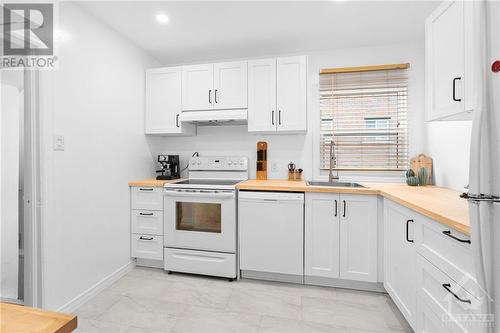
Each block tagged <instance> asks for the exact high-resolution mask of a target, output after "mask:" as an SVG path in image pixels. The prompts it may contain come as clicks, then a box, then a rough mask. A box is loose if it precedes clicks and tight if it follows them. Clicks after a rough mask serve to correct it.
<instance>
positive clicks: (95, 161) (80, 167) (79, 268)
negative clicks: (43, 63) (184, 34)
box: [42, 2, 156, 309]
mask: <svg viewBox="0 0 500 333" xmlns="http://www.w3.org/2000/svg"><path fill="white" fill-rule="evenodd" d="M59 10H60V25H61V26H60V29H61V31H62V32H63V36H64V39H63V40H62V42H61V45H60V52H59V59H60V62H59V69H56V70H55V71H53V72H50V73H44V74H46V75H47V77H45V79H44V81H43V82H44V86H43V87H42V90H43V91H48V92H47V95H50V96H45V97H46V98H47V102H46V103H47V106H46V109H44V112H45V113H46V114H45V115H46V117H47V120H46V123H45V126H44V130H45V133H46V137H45V140H46V142H45V145H46V147H45V148H46V149H47V151H46V154H47V155H46V160H45V162H46V163H45V167H46V168H47V174H46V178H45V179H44V182H45V184H46V186H47V188H46V193H47V200H46V202H45V203H44V204H45V205H46V207H45V220H44V225H43V232H42V237H43V238H42V246H43V250H42V256H43V257H42V262H43V289H44V294H43V305H44V307H45V308H48V309H58V308H61V307H62V306H65V305H66V306H67V305H68V304H69V303H68V302H71V301H73V300H74V299H75V298H76V297H77V296H79V295H80V294H81V293H83V292H85V291H86V290H87V289H88V288H91V287H92V286H94V285H95V284H96V283H98V282H100V281H101V280H102V279H104V278H106V277H108V276H109V275H110V274H112V273H113V272H115V271H117V270H119V269H120V268H122V267H124V266H126V265H127V264H128V263H129V262H130V226H129V188H128V185H127V182H128V181H130V180H132V179H141V178H145V177H149V176H151V174H152V172H153V170H152V167H153V163H152V159H151V154H150V152H149V150H148V146H147V144H146V140H145V137H144V134H143V133H144V126H143V114H144V109H143V105H144V68H147V67H151V66H154V65H156V62H155V61H154V60H153V59H151V58H150V57H149V56H147V55H145V54H144V53H143V52H142V51H140V50H139V49H138V48H136V47H134V46H133V45H132V44H130V43H129V42H128V41H127V40H125V39H123V38H122V37H120V36H119V35H118V34H116V33H115V32H114V31H112V30H110V29H109V28H107V27H106V26H105V25H103V24H102V23H100V22H99V21H97V20H95V19H94V18H93V17H91V16H89V15H88V14H87V13H86V12H84V11H83V10H82V9H80V8H79V7H78V6H77V5H75V4H71V3H68V2H61V3H60V7H59ZM50 82H52V84H51V83H50ZM50 91H52V92H51V93H50ZM53 134H61V135H64V137H65V145H66V149H65V151H52V150H51V146H52V135H53Z"/></svg>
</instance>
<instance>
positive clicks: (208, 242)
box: [163, 189, 236, 253]
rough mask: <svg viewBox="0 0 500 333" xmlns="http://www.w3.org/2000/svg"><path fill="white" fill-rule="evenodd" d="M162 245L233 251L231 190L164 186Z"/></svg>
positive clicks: (233, 229)
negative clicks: (169, 187) (170, 187)
mask: <svg viewBox="0 0 500 333" xmlns="http://www.w3.org/2000/svg"><path fill="white" fill-rule="evenodd" d="M164 200H165V201H164V203H165V205H164V211H165V213H164V229H163V230H164V234H165V235H164V245H165V247H174V248H182V249H194V250H207V251H219V252H228V253H235V252H236V194H235V191H234V190H208V189H207V190H201V189H197V190H194V189H165V196H164Z"/></svg>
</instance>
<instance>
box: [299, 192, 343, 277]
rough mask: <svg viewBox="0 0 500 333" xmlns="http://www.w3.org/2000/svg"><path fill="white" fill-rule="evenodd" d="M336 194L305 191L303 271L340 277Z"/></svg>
mask: <svg viewBox="0 0 500 333" xmlns="http://www.w3.org/2000/svg"><path fill="white" fill-rule="evenodd" d="M339 201H340V197H339V195H338V194H322V193H306V221H305V252H306V253H305V275H306V276H313V277H326V278H338V277H339V214H340V202H339Z"/></svg>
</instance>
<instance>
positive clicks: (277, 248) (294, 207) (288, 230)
mask: <svg viewBox="0 0 500 333" xmlns="http://www.w3.org/2000/svg"><path fill="white" fill-rule="evenodd" d="M238 230H239V249H240V251H239V255H240V269H241V275H242V277H247V278H258V279H266V280H277V281H286V282H297V283H302V282H303V275H304V193H284V192H251V191H249V192H247V191H243V192H242V191H240V192H239V195H238Z"/></svg>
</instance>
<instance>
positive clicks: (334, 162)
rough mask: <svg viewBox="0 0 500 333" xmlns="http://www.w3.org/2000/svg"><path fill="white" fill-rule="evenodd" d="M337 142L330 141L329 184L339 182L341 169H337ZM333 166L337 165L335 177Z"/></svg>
mask: <svg viewBox="0 0 500 333" xmlns="http://www.w3.org/2000/svg"><path fill="white" fill-rule="evenodd" d="M334 149H335V141H333V140H332V141H330V172H329V173H328V182H329V183H331V182H333V181H334V180H335V181H338V180H339V169H338V168H337V158H336V157H335V150H334ZM333 165H335V168H336V169H337V170H336V172H337V175H336V176H334V175H333Z"/></svg>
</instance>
